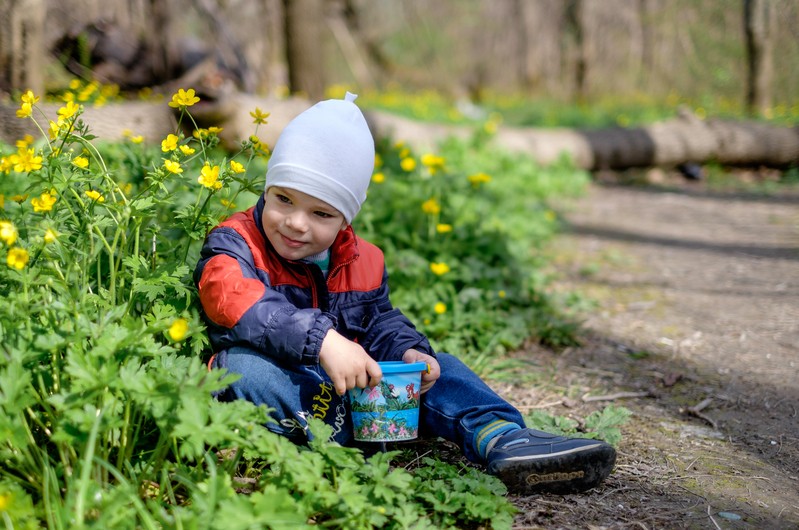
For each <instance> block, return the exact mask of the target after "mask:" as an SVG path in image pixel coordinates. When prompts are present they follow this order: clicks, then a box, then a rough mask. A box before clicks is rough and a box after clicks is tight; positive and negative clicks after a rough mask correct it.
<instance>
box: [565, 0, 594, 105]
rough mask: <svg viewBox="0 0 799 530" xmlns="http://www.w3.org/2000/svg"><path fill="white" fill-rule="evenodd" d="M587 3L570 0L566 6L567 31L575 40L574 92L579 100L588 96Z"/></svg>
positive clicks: (581, 0) (579, 0) (583, 99)
mask: <svg viewBox="0 0 799 530" xmlns="http://www.w3.org/2000/svg"><path fill="white" fill-rule="evenodd" d="M584 11H585V4H584V3H583V0H569V3H568V4H567V6H566V13H565V15H566V33H567V35H569V36H570V37H571V38H572V39H573V40H574V56H575V60H574V93H575V99H576V101H577V102H580V103H581V102H584V101H585V100H586V99H587V97H588V81H587V79H588V66H589V60H588V56H589V49H588V46H589V43H588V41H587V39H586V35H585V14H584Z"/></svg>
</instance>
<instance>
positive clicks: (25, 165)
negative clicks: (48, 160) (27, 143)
mask: <svg viewBox="0 0 799 530" xmlns="http://www.w3.org/2000/svg"><path fill="white" fill-rule="evenodd" d="M12 156H15V158H14V171H17V172H19V173H28V172H30V171H36V170H39V169H42V157H40V156H36V152H35V151H34V150H33V149H32V148H31V149H20V150H19V152H18V153H17V154H16V155H12Z"/></svg>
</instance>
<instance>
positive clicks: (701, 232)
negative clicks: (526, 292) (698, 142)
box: [500, 179, 799, 529]
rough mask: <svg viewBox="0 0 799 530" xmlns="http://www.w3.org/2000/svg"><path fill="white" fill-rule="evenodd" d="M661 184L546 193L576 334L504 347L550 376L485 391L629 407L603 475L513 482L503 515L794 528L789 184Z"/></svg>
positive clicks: (608, 524)
mask: <svg viewBox="0 0 799 530" xmlns="http://www.w3.org/2000/svg"><path fill="white" fill-rule="evenodd" d="M667 183H669V182H667ZM670 183H671V184H674V185H675V187H671V188H667V187H664V186H657V187H656V186H619V185H617V184H615V183H604V184H601V183H597V184H594V185H592V187H591V189H590V192H589V193H588V195H587V196H586V197H584V198H582V199H580V200H578V201H575V202H572V203H569V204H564V205H562V212H563V218H564V220H565V222H566V225H567V233H566V235H564V236H561V237H559V238H558V240H557V241H556V243H555V244H554V245H553V248H552V249H551V252H552V253H553V255H554V256H555V259H556V264H557V270H556V271H555V272H556V273H557V275H558V278H559V280H558V281H557V288H558V289H559V290H562V291H564V292H579V293H581V294H582V295H583V296H584V298H585V299H586V300H587V301H590V302H592V303H593V305H592V306H591V307H590V308H588V309H587V310H586V311H584V312H583V313H582V317H583V318H584V319H585V322H584V324H585V328H586V336H585V338H584V341H583V345H582V346H580V347H577V348H571V349H567V350H566V351H562V352H553V351H550V350H546V349H542V348H537V347H530V348H527V349H525V350H524V351H521V352H518V353H517V357H519V358H521V359H524V360H526V361H528V362H531V363H533V364H534V365H536V367H537V368H536V369H537V370H538V371H539V372H541V373H545V374H548V375H549V376H550V377H549V378H547V379H546V381H547V383H546V384H530V385H528V386H526V387H525V386H521V387H520V386H519V385H518V384H516V385H513V386H511V385H508V387H507V388H501V389H500V391H501V392H502V393H503V394H505V395H506V397H508V399H510V400H511V401H513V402H514V403H515V404H517V405H518V406H519V407H520V408H522V409H524V410H531V409H534V408H542V409H543V410H546V411H547V412H548V413H550V414H553V415H562V416H572V417H575V418H584V417H585V416H586V415H587V414H589V413H590V412H591V411H593V410H599V409H601V408H603V407H604V406H605V405H607V404H609V403H614V404H616V405H622V406H624V407H627V408H628V409H630V410H631V411H633V413H634V415H633V417H632V418H631V419H630V420H629V421H628V423H627V424H626V425H625V426H624V427H623V429H622V433H623V440H622V442H621V444H620V445H619V447H618V450H619V458H618V461H617V466H616V469H615V471H614V473H613V474H612V475H611V477H610V478H609V479H608V480H607V481H606V483H605V484H603V485H602V486H601V487H600V488H597V489H596V490H594V491H591V492H588V493H586V494H581V495H568V496H549V495H535V496H530V497H515V498H513V502H514V504H515V505H516V506H517V507H518V508H519V509H520V510H521V513H520V514H519V515H518V516H517V517H516V520H515V524H514V528H517V529H522V528H608V529H611V528H612V529H617V528H640V529H653V528H712V529H718V528H725V529H726V528H758V529H760V528H799V194H797V193H796V192H795V191H791V190H790V189H788V190H783V191H781V192H778V193H777V194H773V195H770V196H762V195H751V194H749V195H747V194H742V193H725V192H714V191H712V190H710V189H709V188H708V187H707V186H705V185H704V184H702V183H688V182H682V181H679V180H673V179H672V181H671V182H670ZM564 396H565V397H564ZM628 396H632V397H628Z"/></svg>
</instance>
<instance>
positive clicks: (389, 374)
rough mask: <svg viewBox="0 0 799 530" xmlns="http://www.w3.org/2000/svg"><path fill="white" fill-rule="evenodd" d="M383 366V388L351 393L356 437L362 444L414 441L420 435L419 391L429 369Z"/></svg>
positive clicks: (405, 365) (409, 366)
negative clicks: (423, 377)
mask: <svg viewBox="0 0 799 530" xmlns="http://www.w3.org/2000/svg"><path fill="white" fill-rule="evenodd" d="M380 365H381V368H382V369H383V379H382V380H381V381H380V384H379V385H377V386H376V387H374V388H355V389H353V390H350V406H351V408H352V424H353V428H354V433H353V434H354V437H355V439H356V440H358V441H362V442H393V441H400V440H413V439H414V438H416V437H417V436H418V435H419V387H420V385H421V377H422V370H423V369H425V367H426V365H425V363H401V362H399V363H380ZM419 365H421V367H420V366H419Z"/></svg>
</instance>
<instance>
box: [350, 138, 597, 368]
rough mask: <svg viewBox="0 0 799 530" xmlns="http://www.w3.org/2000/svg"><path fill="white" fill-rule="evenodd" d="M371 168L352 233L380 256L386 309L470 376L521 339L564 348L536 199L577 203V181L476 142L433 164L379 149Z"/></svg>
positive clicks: (540, 203)
mask: <svg viewBox="0 0 799 530" xmlns="http://www.w3.org/2000/svg"><path fill="white" fill-rule="evenodd" d="M379 160H380V164H379V167H378V171H379V173H377V174H376V178H375V179H374V180H375V181H374V182H373V183H372V186H371V188H370V191H369V200H367V201H366V204H365V205H364V209H363V210H362V212H361V214H360V215H359V217H358V219H357V220H356V225H357V226H356V229H357V230H358V232H359V233H361V234H362V235H364V236H365V237H366V238H367V239H370V240H372V241H374V242H375V243H376V244H378V246H380V247H381V248H383V250H384V251H385V255H386V260H387V266H388V269H389V271H390V273H391V280H390V281H391V289H392V299H393V301H394V304H395V305H396V306H398V307H401V308H402V310H403V311H404V312H405V313H406V314H408V315H409V316H410V318H411V320H412V321H414V322H416V323H417V325H418V326H419V327H420V328H421V330H422V331H424V332H425V333H426V334H427V335H428V337H430V339H431V341H432V342H433V343H434V345H435V346H436V347H437V348H438V349H439V350H441V351H449V352H452V353H456V354H458V355H460V356H463V357H465V358H466V359H467V360H468V362H469V363H470V364H471V365H472V367H473V368H474V369H475V370H477V371H478V372H480V371H481V370H482V369H485V367H486V363H487V360H488V359H490V358H495V357H496V356H497V355H499V354H501V353H503V352H506V351H508V350H510V349H513V348H516V347H518V346H519V345H520V344H521V342H522V341H523V340H525V339H528V338H530V337H534V338H536V339H538V340H540V341H541V342H543V343H546V344H549V345H553V346H557V347H562V346H568V345H571V344H574V342H575V331H576V324H575V323H574V322H572V321H569V320H568V319H567V318H565V317H564V316H563V314H562V311H561V308H560V307H559V306H558V304H557V303H556V302H555V301H554V300H552V299H551V298H550V297H549V296H548V295H547V294H546V293H545V286H546V282H547V279H546V278H545V277H543V276H542V274H541V273H540V270H541V265H542V257H541V252H540V251H541V249H542V247H543V245H544V244H545V243H546V242H547V241H549V239H550V238H551V237H552V236H553V235H554V234H555V233H556V232H557V230H558V228H559V223H558V218H557V215H556V214H555V212H554V211H553V210H552V209H551V208H550V207H549V206H548V204H547V200H548V199H549V198H551V197H553V196H563V195H576V194H578V193H580V192H581V191H582V190H583V189H584V186H585V184H586V183H587V175H586V174H585V173H583V172H580V171H577V170H576V169H575V168H574V167H573V166H572V165H571V164H570V163H569V162H568V161H567V160H563V161H561V162H560V163H559V164H556V165H553V166H550V167H546V168H545V167H541V166H538V165H537V164H535V163H534V162H533V161H531V160H530V159H528V158H525V157H523V156H519V155H511V154H507V153H504V152H500V151H497V150H495V149H492V148H491V145H490V135H488V136H486V135H485V134H484V133H481V135H479V136H478V137H476V138H475V140H474V141H473V142H470V143H465V142H462V141H461V142H459V141H450V142H446V143H445V144H444V145H442V147H441V152H440V153H437V154H433V153H423V154H417V153H413V152H412V151H411V150H410V149H409V148H407V147H406V146H404V145H403V144H395V145H388V144H384V145H382V146H380V149H379ZM497 205H501V208H498V207H497Z"/></svg>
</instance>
